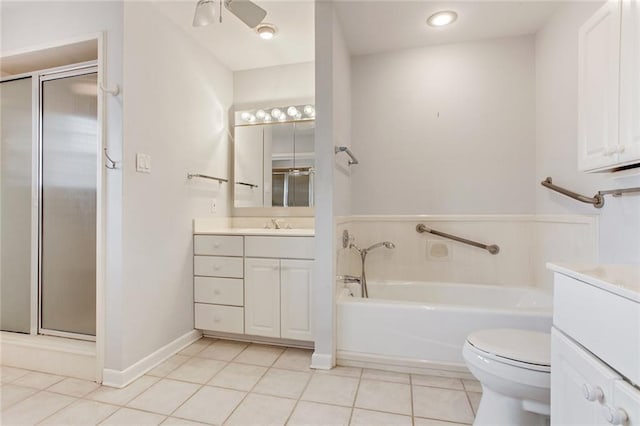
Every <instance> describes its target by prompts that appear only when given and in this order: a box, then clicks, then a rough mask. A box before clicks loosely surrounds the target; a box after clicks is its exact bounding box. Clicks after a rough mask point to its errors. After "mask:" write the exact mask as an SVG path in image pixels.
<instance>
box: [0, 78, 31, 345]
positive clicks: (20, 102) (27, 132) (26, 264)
mask: <svg viewBox="0 0 640 426" xmlns="http://www.w3.org/2000/svg"><path fill="white" fill-rule="evenodd" d="M32 84H33V81H32V78H31V77H27V78H22V79H17V80H9V81H3V82H2V83H0V101H1V105H0V108H1V109H0V133H1V135H2V136H1V138H2V139H1V145H0V236H1V238H0V241H1V242H0V329H2V330H3V331H14V332H19V333H29V332H30V328H31V240H32V233H31V217H32V216H31V196H32V194H31V191H32V173H33V172H32V171H33V167H32V158H33V148H32V145H33V144H32V141H33V101H32V99H33V98H32V93H33V88H32V87H33V86H32Z"/></svg>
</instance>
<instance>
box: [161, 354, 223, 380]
mask: <svg viewBox="0 0 640 426" xmlns="http://www.w3.org/2000/svg"><path fill="white" fill-rule="evenodd" d="M225 365H227V363H226V362H225V361H218V360H215V359H207V358H191V359H190V360H188V361H187V362H185V363H184V364H182V365H181V366H180V367H178V368H176V369H175V370H173V371H172V372H171V373H170V374H169V375H168V376H167V378H168V379H176V380H184V381H185V382H192V383H202V384H204V383H207V382H208V381H209V380H211V378H212V377H213V376H214V375H215V374H216V373H217V372H218V371H220V370H222V369H223V368H224V366H225Z"/></svg>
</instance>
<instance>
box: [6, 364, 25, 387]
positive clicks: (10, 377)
mask: <svg viewBox="0 0 640 426" xmlns="http://www.w3.org/2000/svg"><path fill="white" fill-rule="evenodd" d="M28 372H29V370H23V369H22V368H15V367H8V366H6V365H2V366H0V383H11V382H13V381H14V380H16V379H18V378H20V377H22V376H24V375H25V374H27V373H28Z"/></svg>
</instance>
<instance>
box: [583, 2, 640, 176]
mask: <svg viewBox="0 0 640 426" xmlns="http://www.w3.org/2000/svg"><path fill="white" fill-rule="evenodd" d="M638 9H639V6H638V0H624V1H620V0H612V1H609V2H607V3H606V4H605V5H604V6H603V7H602V8H600V9H599V10H598V11H597V12H596V13H595V14H594V15H593V16H592V17H591V18H589V20H588V21H587V22H585V23H584V25H583V26H582V27H581V28H580V32H579V65H578V67H579V75H578V168H579V169H580V170H581V171H589V172H592V171H603V170H609V169H614V168H618V167H623V166H628V165H631V164H634V163H638V162H640V124H638V121H639V119H640V107H639V102H640V101H639V99H640V88H639V84H640V83H639V82H638V78H637V76H638V72H639V70H640V68H639V59H638V57H639V56H640V54H639V52H640V37H638V35H639V34H638V25H639V24H640V20H639V12H638Z"/></svg>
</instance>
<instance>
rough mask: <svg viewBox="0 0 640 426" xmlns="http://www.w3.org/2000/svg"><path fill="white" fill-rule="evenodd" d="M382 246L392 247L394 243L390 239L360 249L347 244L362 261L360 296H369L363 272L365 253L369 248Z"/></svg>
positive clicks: (367, 252) (373, 248)
mask: <svg viewBox="0 0 640 426" xmlns="http://www.w3.org/2000/svg"><path fill="white" fill-rule="evenodd" d="M380 247H384V248H386V249H390V250H391V249H394V248H396V245H395V244H394V243H392V242H391V241H383V242H380V243H376V244H374V245H372V246H370V247H367V248H366V249H361V248H360V247H358V246H357V245H355V244H354V243H351V244H349V248H352V249H355V250H356V251H357V252H358V253H360V260H361V261H362V272H361V273H360V285H361V286H362V297H364V298H369V289H368V288H367V275H366V273H365V269H366V268H365V262H366V260H367V254H369V252H370V251H371V250H375V249H377V248H380Z"/></svg>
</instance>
